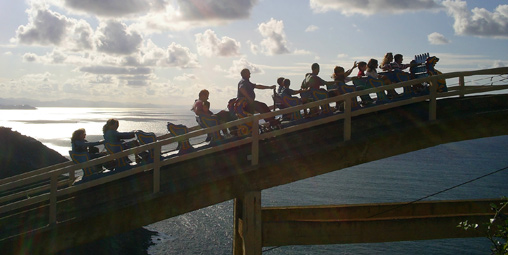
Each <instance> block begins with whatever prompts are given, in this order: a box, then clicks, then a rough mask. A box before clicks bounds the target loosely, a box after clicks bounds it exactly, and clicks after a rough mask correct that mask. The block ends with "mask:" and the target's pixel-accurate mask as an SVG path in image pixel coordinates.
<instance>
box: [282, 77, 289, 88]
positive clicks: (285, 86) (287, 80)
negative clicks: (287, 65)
mask: <svg viewBox="0 0 508 255" xmlns="http://www.w3.org/2000/svg"><path fill="white" fill-rule="evenodd" d="M283 85H284V88H289V86H290V85H291V81H290V80H289V79H284V81H283Z"/></svg>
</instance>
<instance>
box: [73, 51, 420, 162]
mask: <svg viewBox="0 0 508 255" xmlns="http://www.w3.org/2000/svg"><path fill="white" fill-rule="evenodd" d="M402 62H403V56H402V55H401V54H395V55H393V54H392V53H391V52H388V53H386V55H385V57H384V58H383V61H382V62H381V67H380V68H381V70H383V71H392V70H404V69H407V68H409V67H411V66H415V65H416V64H414V63H411V64H403V63H402ZM378 67H379V64H378V61H377V60H376V59H370V60H369V61H368V62H364V61H360V62H356V61H355V62H354V63H353V66H352V67H351V68H350V69H348V70H347V71H346V70H345V69H344V67H342V66H335V68H334V69H333V74H332V75H331V78H332V79H333V80H334V81H335V82H336V83H343V84H345V83H348V82H350V81H351V77H350V75H351V74H352V72H353V70H354V69H355V68H358V73H357V77H359V78H361V77H372V78H376V79H382V80H383V81H384V83H385V84H391V81H390V80H389V79H388V78H387V77H386V76H384V75H382V74H379V73H378V72H377V68H378ZM319 72H320V66H319V64H318V63H313V64H312V65H311V72H310V73H307V74H305V78H304V80H303V81H302V84H301V88H300V89H299V90H293V89H291V88H290V86H291V81H290V80H289V79H286V78H283V77H279V78H278V79H277V84H278V85H279V88H278V89H277V94H278V95H279V96H281V97H284V96H289V97H293V96H294V95H296V94H300V100H301V103H307V102H308V101H309V100H310V99H311V98H312V92H313V91H314V90H318V89H320V88H321V87H322V86H325V85H326V81H325V80H323V79H322V78H320V77H319V76H318V75H319ZM240 75H241V80H240V81H239V82H238V91H237V98H236V100H238V99H242V98H243V99H245V100H246V101H247V104H246V106H245V108H244V110H245V111H247V112H249V113H252V114H254V113H266V112H270V108H269V107H268V105H267V104H265V103H263V102H260V101H257V100H256V93H255V89H275V88H276V85H272V86H266V85H260V84H256V83H253V82H251V81H250V78H251V73H250V70H249V69H247V68H245V69H243V70H242V71H241V72H240ZM387 92H388V95H389V96H390V97H397V96H398V94H397V92H396V91H395V90H393V89H392V90H388V91H387ZM338 94H339V92H338V90H332V91H331V92H330V96H335V95H338ZM209 96H210V92H209V91H208V90H206V89H203V90H201V91H200V92H199V95H198V99H196V100H195V102H194V104H193V106H192V109H191V110H192V111H194V113H195V114H196V115H207V116H215V117H216V118H217V120H218V121H219V123H220V124H222V123H225V122H228V121H232V120H235V119H236V116H235V114H234V113H232V112H229V111H226V110H222V111H220V112H218V113H213V112H212V111H210V102H209V101H208V99H209ZM265 121H266V122H268V123H269V124H270V126H272V127H274V126H279V125H280V121H279V120H278V119H276V118H275V117H269V118H266V119H265ZM118 127H119V122H118V120H116V119H109V120H108V121H107V122H106V124H105V125H104V127H103V130H102V131H103V134H104V140H101V141H98V142H88V141H87V140H86V139H85V138H86V131H85V129H82V128H81V129H78V130H76V131H74V133H73V134H72V138H71V144H72V151H74V152H88V153H89V154H90V157H91V158H92V159H93V158H97V157H100V156H103V155H105V153H103V152H99V151H98V149H97V148H96V147H95V146H97V145H101V144H104V143H105V142H108V143H114V144H119V143H120V144H122V147H123V149H127V148H131V147H133V146H136V145H137V144H136V143H137V141H135V140H133V141H130V142H123V140H124V139H131V138H134V137H135V132H118ZM223 132H225V131H223ZM94 148H95V149H94Z"/></svg>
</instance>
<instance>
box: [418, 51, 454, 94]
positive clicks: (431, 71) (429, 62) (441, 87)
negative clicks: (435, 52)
mask: <svg viewBox="0 0 508 255" xmlns="http://www.w3.org/2000/svg"><path fill="white" fill-rule="evenodd" d="M438 61H439V58H437V57H435V56H432V57H431V56H430V55H429V53H425V54H420V55H416V56H415V59H414V60H413V61H412V63H416V64H421V65H418V66H415V67H411V69H410V73H411V78H412V79H418V78H423V77H429V76H432V75H438V74H441V72H439V71H438V70H436V69H435V66H436V64H437V62H438ZM447 91H448V87H447V86H446V81H445V80H444V79H440V80H437V92H447Z"/></svg>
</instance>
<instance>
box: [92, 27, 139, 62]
mask: <svg viewBox="0 0 508 255" xmlns="http://www.w3.org/2000/svg"><path fill="white" fill-rule="evenodd" d="M95 39H96V46H97V50H98V51H101V52H105V53H108V54H119V55H128V54H132V53H134V52H136V51H137V50H138V48H139V47H140V46H141V43H142V41H143V38H142V37H141V35H140V34H139V33H137V32H136V31H130V30H129V29H128V28H127V26H126V25H125V24H123V23H120V22H118V21H114V20H109V21H107V22H101V24H100V25H99V27H98V28H97V32H96V34H95Z"/></svg>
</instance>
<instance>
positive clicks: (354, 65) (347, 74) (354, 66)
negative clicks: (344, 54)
mask: <svg viewBox="0 0 508 255" xmlns="http://www.w3.org/2000/svg"><path fill="white" fill-rule="evenodd" d="M357 66H358V65H357V64H356V61H355V63H354V64H353V67H351V69H349V70H347V71H346V72H345V73H344V77H348V76H349V75H350V74H351V73H352V72H353V70H354V69H355V68H356V67H357Z"/></svg>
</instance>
